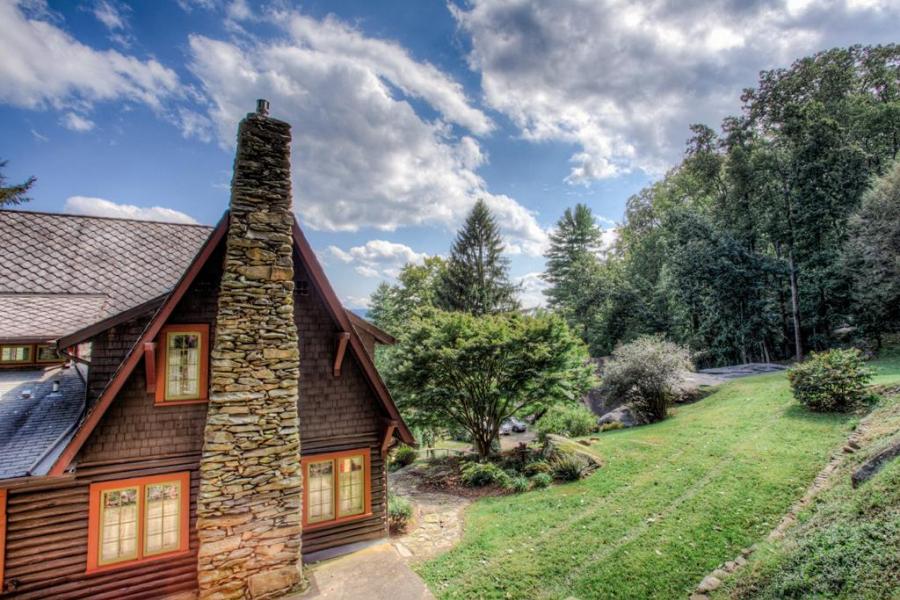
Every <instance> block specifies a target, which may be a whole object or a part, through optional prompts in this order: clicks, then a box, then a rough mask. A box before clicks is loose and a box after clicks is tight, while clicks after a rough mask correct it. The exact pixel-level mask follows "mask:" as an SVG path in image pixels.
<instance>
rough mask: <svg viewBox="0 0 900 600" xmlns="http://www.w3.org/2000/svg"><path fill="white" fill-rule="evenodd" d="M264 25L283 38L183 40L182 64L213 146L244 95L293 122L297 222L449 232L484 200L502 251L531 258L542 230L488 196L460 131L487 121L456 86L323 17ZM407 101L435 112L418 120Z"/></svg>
mask: <svg viewBox="0 0 900 600" xmlns="http://www.w3.org/2000/svg"><path fill="white" fill-rule="evenodd" d="M270 18H272V19H273V22H274V23H276V24H278V25H280V26H283V27H284V29H285V32H286V34H287V36H288V37H287V38H286V39H283V40H279V41H268V42H263V41H250V42H246V43H242V44H240V45H238V44H237V43H232V42H224V41H219V40H214V39H210V38H208V37H204V36H200V35H193V36H191V38H190V43H189V45H190V53H191V60H190V64H189V67H190V69H191V70H192V71H193V73H194V74H195V75H196V76H197V78H198V79H199V80H200V82H201V84H202V88H203V91H204V92H205V93H206V95H207V96H208V98H209V100H210V108H209V117H210V119H211V121H212V123H213V125H214V130H215V132H216V136H217V138H218V139H219V141H220V143H221V144H222V145H224V146H231V145H232V144H233V143H234V130H235V127H236V125H237V123H238V121H239V120H240V119H241V118H243V116H244V115H245V114H246V113H247V112H248V110H252V108H253V107H254V106H255V99H256V98H267V99H269V100H270V101H271V105H272V114H273V115H274V116H276V117H278V118H282V119H285V120H287V121H289V122H291V123H292V124H293V125H294V139H295V143H294V155H293V159H294V179H295V187H294V190H295V198H296V203H295V205H296V207H297V210H298V212H299V214H300V215H301V217H302V219H303V221H304V223H305V224H306V225H308V226H310V227H312V228H315V229H320V230H328V231H357V230H359V229H360V228H365V227H371V228H375V229H378V230H381V231H394V230H396V229H397V228H400V227H408V226H421V225H434V224H437V225H440V226H443V227H446V228H448V229H453V228H455V227H457V226H458V225H459V224H460V223H461V222H462V220H463V218H464V216H465V214H466V213H467V212H468V211H469V210H470V209H471V207H472V205H473V204H474V202H475V200H476V199H477V198H484V199H485V201H487V202H488V204H489V205H490V206H491V208H492V209H494V210H495V211H496V212H497V216H498V221H499V223H500V224H501V226H502V229H503V233H504V235H505V237H506V240H507V242H508V244H509V246H510V249H511V250H512V251H521V252H527V253H531V254H535V253H539V249H540V248H542V247H543V244H544V243H545V241H546V232H544V231H543V230H542V229H541V228H540V226H539V225H538V223H537V221H536V219H535V215H534V214H533V213H531V212H530V211H528V210H527V209H526V208H524V207H523V206H522V205H520V204H519V203H518V202H516V201H515V200H514V199H512V198H509V197H507V196H502V195H494V194H492V193H490V192H489V191H488V189H487V184H486V182H485V181H484V179H483V178H482V177H481V176H480V175H479V174H478V172H477V169H478V168H479V167H480V166H482V165H483V164H484V163H485V161H486V160H487V157H486V156H485V154H484V152H483V150H482V149H481V147H480V145H479V143H478V141H477V140H476V139H475V138H474V137H472V136H470V135H466V134H465V132H464V131H465V130H468V131H471V132H472V133H475V134H483V133H487V132H489V131H490V130H491V129H492V127H493V123H492V122H491V120H490V119H489V118H488V117H487V116H486V115H485V114H484V113H483V112H482V111H481V110H480V109H478V108H477V107H475V106H474V105H473V104H472V103H471V102H470V101H469V99H468V98H467V97H466V95H465V93H464V90H463V89H462V86H461V85H460V84H459V83H458V82H456V81H454V80H453V79H452V78H450V77H449V76H448V75H446V74H444V73H443V72H441V71H440V70H439V69H437V68H436V67H434V66H433V65H431V64H429V63H426V62H421V61H417V60H415V59H414V58H413V57H412V56H411V55H410V54H409V52H407V51H406V50H405V49H404V48H403V47H402V46H400V45H399V44H396V43H394V42H391V41H386V40H380V39H374V38H370V37H367V36H365V35H363V34H362V33H361V32H359V31H357V30H356V29H353V28H351V27H349V26H348V25H346V24H344V23H341V22H339V21H337V20H335V19H333V18H328V19H325V20H324V21H317V20H315V19H312V18H309V17H306V16H303V15H299V14H296V13H280V14H277V15H275V16H274V17H272V16H270ZM411 99H417V100H420V101H423V102H425V103H426V104H427V105H429V106H430V107H431V108H432V109H434V111H435V112H436V113H437V115H438V116H437V117H434V118H431V119H428V118H424V117H422V116H420V115H419V114H418V113H417V112H416V110H415V109H414V108H413V106H412V104H411ZM454 125H455V127H454ZM460 128H462V130H463V131H461V130H460ZM186 129H187V128H183V130H186Z"/></svg>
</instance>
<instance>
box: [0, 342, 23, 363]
mask: <svg viewBox="0 0 900 600" xmlns="http://www.w3.org/2000/svg"><path fill="white" fill-rule="evenodd" d="M27 362H31V345H30V344H29V345H15V346H0V363H27Z"/></svg>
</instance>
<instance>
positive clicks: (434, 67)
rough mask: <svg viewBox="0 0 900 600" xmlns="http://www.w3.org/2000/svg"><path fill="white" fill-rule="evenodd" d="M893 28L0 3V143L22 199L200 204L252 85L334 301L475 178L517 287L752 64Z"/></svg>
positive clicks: (177, 214) (882, 37)
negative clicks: (283, 145)
mask: <svg viewBox="0 0 900 600" xmlns="http://www.w3.org/2000/svg"><path fill="white" fill-rule="evenodd" d="M898 32H900V1H898V0H824V1H821V2H817V1H815V0H787V1H784V0H744V1H737V0H730V1H729V0H720V1H712V2H698V1H692V0H669V1H666V0H654V1H646V2H626V1H622V0H554V1H553V2H545V1H543V0H471V1H468V2H467V1H465V0H450V1H449V2H444V1H431V0H405V1H400V0H385V1H378V2H375V1H371V0H358V1H352V0H349V1H335V0H331V1H303V2H290V1H288V0H270V1H262V2H252V1H251V0H154V1H152V2H151V1H143V2H126V1H124V0H69V1H67V2H51V1H43V0H0V160H6V161H8V164H7V166H6V167H5V169H4V171H3V173H4V175H5V176H6V177H7V178H8V179H9V180H10V181H11V182H14V183H18V182H19V181H22V180H25V179H26V178H27V177H29V176H32V175H33V176H35V177H37V184H36V185H35V186H34V188H33V190H32V192H31V197H32V201H31V202H29V203H28V204H27V205H25V206H24V207H23V208H25V209H27V210H39V211H48V212H67V213H76V214H89V215H100V216H119V217H127V218H138V219H149V220H166V221H183V222H199V223H204V224H214V223H215V222H216V221H218V219H219V218H220V217H221V215H222V213H223V211H224V210H225V209H226V208H227V205H228V196H229V183H230V179H231V167H232V162H233V158H234V149H235V148H234V146H235V136H236V132H237V124H238V122H239V121H240V119H241V118H242V117H243V116H244V115H245V114H246V113H248V112H251V111H253V110H254V109H255V104H256V102H255V101H256V99H257V98H266V99H268V100H269V102H270V103H271V114H272V116H274V117H277V118H280V119H283V120H286V121H288V122H289V123H291V125H292V126H293V146H292V165H293V180H294V181H293V184H294V208H295V211H296V212H297V215H298V217H299V218H300V221H301V224H302V226H303V228H304V231H305V232H306V233H307V236H308V237H309V239H310V241H311V243H312V245H313V247H314V249H315V251H316V253H317V255H318V257H319V259H320V261H321V262H322V263H323V265H324V267H325V270H326V272H327V274H328V276H329V278H330V279H331V281H332V284H333V285H334V287H335V289H336V290H337V292H338V294H339V295H340V296H341V298H342V300H343V301H344V303H345V304H346V305H347V306H348V307H351V308H364V307H365V306H366V303H367V301H368V296H369V294H370V293H371V292H372V291H373V290H374V289H375V287H376V286H377V285H378V283H379V282H380V281H382V280H385V281H389V282H392V281H393V280H394V279H393V278H394V277H395V276H396V274H397V273H398V271H399V269H400V267H401V266H402V265H403V264H405V263H407V262H418V261H421V260H422V259H423V258H424V257H426V256H429V255H447V253H448V251H449V247H450V245H451V243H452V240H453V237H454V234H455V231H456V229H457V228H458V227H459V225H460V224H461V223H462V221H463V220H464V218H465V215H466V214H467V212H468V211H469V210H470V209H471V207H472V205H473V204H474V202H475V201H476V200H477V199H479V198H481V199H484V200H485V201H486V202H487V204H488V206H489V207H490V208H491V210H492V211H493V213H494V214H495V216H496V218H497V221H498V223H499V225H500V227H501V231H502V233H503V236H504V242H505V245H506V251H507V254H508V255H509V258H510V272H511V275H512V277H513V278H514V280H515V281H517V282H519V283H520V284H521V286H522V301H523V304H524V305H526V306H534V305H537V304H539V303H540V302H541V301H542V298H543V296H542V294H541V290H542V288H543V285H544V284H543V282H542V280H541V279H540V276H539V274H540V272H541V271H542V270H543V268H544V260H543V258H542V255H543V253H544V252H545V250H546V246H547V235H548V232H549V231H550V230H551V228H552V227H553V224H554V223H555V222H556V220H557V219H558V218H559V217H560V215H561V214H562V213H563V211H564V210H565V209H566V207H570V206H573V205H574V204H575V203H578V202H581V203H585V204H587V205H588V206H590V207H591V209H592V210H593V212H594V214H595V216H596V217H597V220H598V224H599V225H600V226H601V227H602V228H603V229H604V230H605V231H606V233H605V238H606V239H607V240H612V239H613V238H614V236H615V226H616V223H617V222H620V221H621V219H622V217H623V212H624V208H625V204H626V201H627V199H628V197H629V196H630V195H632V194H634V193H636V192H638V191H639V190H640V189H641V188H643V187H644V186H646V185H648V184H650V183H652V182H653V181H655V180H657V179H659V178H660V177H661V176H662V175H663V174H664V173H665V172H666V170H668V169H670V168H671V167H673V166H674V165H676V164H677V163H678V161H679V160H680V158H681V156H682V154H683V150H684V144H685V141H686V140H687V139H688V137H689V135H690V133H689V125H690V124H691V123H705V124H708V125H710V126H713V127H716V126H717V125H718V124H719V123H720V122H721V119H722V118H723V117H725V116H727V115H730V114H736V113H738V112H739V111H740V108H741V104H740V93H741V90H742V89H744V88H746V87H749V86H752V85H754V83H755V81H756V79H757V76H758V73H759V71H761V70H764V69H772V68H777V67H787V66H789V65H790V64H791V62H793V61H794V60H795V59H797V58H799V57H802V56H806V55H809V54H812V53H814V52H817V51H820V50H824V49H827V48H831V47H835V46H846V45H850V44H855V43H861V44H878V43H892V42H898V41H900V39H898V37H900V34H898Z"/></svg>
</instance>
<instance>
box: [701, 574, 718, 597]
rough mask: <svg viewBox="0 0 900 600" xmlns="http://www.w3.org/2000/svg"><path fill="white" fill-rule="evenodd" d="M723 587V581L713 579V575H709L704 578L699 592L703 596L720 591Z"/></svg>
mask: <svg viewBox="0 0 900 600" xmlns="http://www.w3.org/2000/svg"><path fill="white" fill-rule="evenodd" d="M721 585H722V580H721V579H719V578H718V577H713V576H712V575H707V576H706V577H704V578H703V581H701V582H700V585H698V586H697V591H698V592H700V593H701V594H706V593H707V592H711V591H713V590H716V589H718V588H719V586H721Z"/></svg>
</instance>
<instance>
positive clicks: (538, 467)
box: [522, 460, 552, 477]
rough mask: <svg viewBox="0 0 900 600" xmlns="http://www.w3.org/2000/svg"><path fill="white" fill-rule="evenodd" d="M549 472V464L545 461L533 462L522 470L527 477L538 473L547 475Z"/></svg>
mask: <svg viewBox="0 0 900 600" xmlns="http://www.w3.org/2000/svg"><path fill="white" fill-rule="evenodd" d="M551 470H552V469H551V468H550V463H548V462H547V461H546V460H534V461H531V462H530V463H528V464H526V465H525V466H524V467H523V468H522V472H523V473H525V475H527V476H528V477H531V476H533V475H537V474H538V473H549V472H550V471H551Z"/></svg>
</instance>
